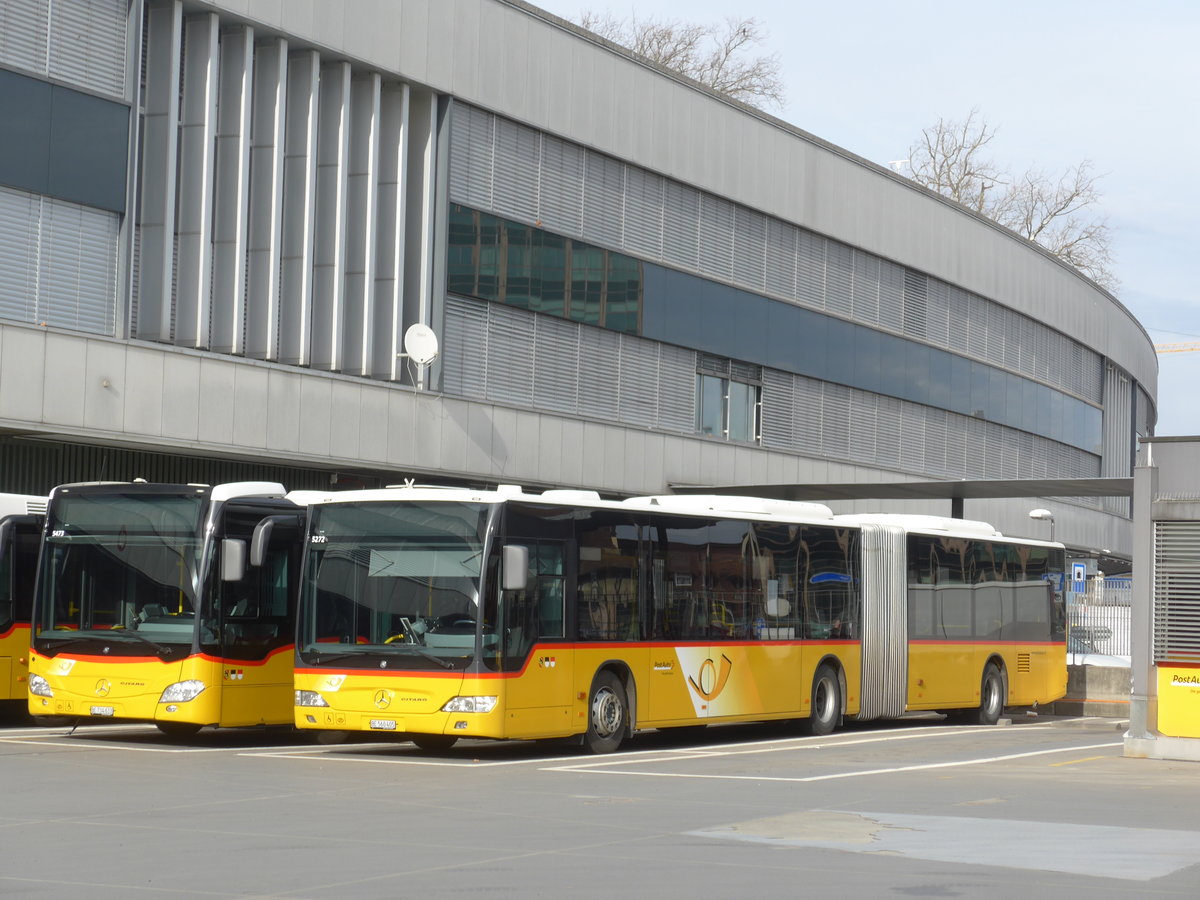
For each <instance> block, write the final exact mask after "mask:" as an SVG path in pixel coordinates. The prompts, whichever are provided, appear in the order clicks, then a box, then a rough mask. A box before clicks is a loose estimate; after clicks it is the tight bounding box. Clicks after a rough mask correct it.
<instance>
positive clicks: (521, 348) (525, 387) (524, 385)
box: [487, 303, 534, 406]
mask: <svg viewBox="0 0 1200 900" xmlns="http://www.w3.org/2000/svg"><path fill="white" fill-rule="evenodd" d="M533 338H534V334H533V316H532V315H530V314H528V313H525V314H522V313H521V311H520V310H514V309H505V308H504V307H503V306H500V305H498V304H495V303H492V304H489V305H488V348H487V350H488V352H487V394H488V397H489V398H490V399H492V400H499V401H502V402H505V403H518V404H521V405H522V406H530V405H532V403H533Z"/></svg>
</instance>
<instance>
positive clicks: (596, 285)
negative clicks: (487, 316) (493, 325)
mask: <svg viewBox="0 0 1200 900" xmlns="http://www.w3.org/2000/svg"><path fill="white" fill-rule="evenodd" d="M449 237H450V246H449V250H448V260H449V265H448V267H447V274H446V290H447V291H449V292H450V293H452V294H459V295H461V296H464V297H475V298H478V299H480V300H489V301H491V302H492V303H503V304H504V305H505V306H515V307H517V308H518V309H528V310H530V311H532V312H538V313H543V314H545V315H550V316H557V317H558V318H560V319H570V320H571V321H573V322H580V323H582V324H584V325H595V326H598V327H600V328H606V329H608V330H610V331H620V332H624V333H626V334H638V333H640V331H641V327H642V321H641V319H642V317H641V310H642V286H643V276H642V264H641V263H640V262H639V261H638V260H636V259H634V258H633V257H631V256H626V255H624V254H623V253H616V252H614V251H612V250H605V249H603V248H601V247H593V246H591V245H590V244H585V243H583V242H582V241H576V240H571V239H570V238H565V237H561V236H560V235H556V234H552V233H550V232H548V231H544V230H543V229H541V228H535V227H533V226H531V225H522V224H521V223H519V222H512V221H509V220H508V219H501V218H499V217H498V216H493V215H490V214H488V213H485V212H480V211H478V210H474V209H471V208H470V207H466V206H463V205H461V204H458V203H452V204H451V205H450V227H449Z"/></svg>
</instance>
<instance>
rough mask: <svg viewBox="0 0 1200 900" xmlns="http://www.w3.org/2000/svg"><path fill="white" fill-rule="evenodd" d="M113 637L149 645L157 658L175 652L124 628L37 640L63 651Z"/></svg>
mask: <svg viewBox="0 0 1200 900" xmlns="http://www.w3.org/2000/svg"><path fill="white" fill-rule="evenodd" d="M113 635H116V636H117V639H118V640H119V639H120V638H121V637H132V638H135V639H137V640H139V641H141V642H142V643H143V644H149V645H150V646H151V647H153V648H154V649H155V651H157V653H158V655H159V656H163V655H168V654H170V653H173V652H174V650H175V648H174V647H167V646H164V645H163V644H160V643H158V642H157V641H152V640H150V638H148V637H146V636H145V635H141V634H138V633H137V632H136V631H127V630H125V629H124V628H119V629H110V630H105V631H103V632H95V631H93V632H90V633H88V634H78V633H76V634H71V635H65V636H63V637H59V636H58V635H56V634H46V633H45V632H43V633H42V634H40V635H38V638H39V639H41V640H46V641H53V642H54V649H55V650H65V649H66V648H67V647H74V646H76V645H79V646H84V647H91V646H95V645H96V644H102V643H105V642H107V641H112V640H113Z"/></svg>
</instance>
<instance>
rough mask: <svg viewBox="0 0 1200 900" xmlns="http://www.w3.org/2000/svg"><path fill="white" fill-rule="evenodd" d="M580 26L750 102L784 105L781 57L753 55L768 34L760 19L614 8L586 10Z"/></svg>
mask: <svg viewBox="0 0 1200 900" xmlns="http://www.w3.org/2000/svg"><path fill="white" fill-rule="evenodd" d="M579 24H580V25H582V26H583V27H584V28H586V29H588V30H589V31H594V32H595V33H596V34H598V35H600V36H601V37H603V38H607V39H608V40H610V41H612V42H613V43H614V44H620V45H621V46H623V47H627V48H629V49H630V50H632V51H633V52H634V53H636V54H638V55H639V56H644V57H645V58H646V59H648V60H650V61H651V62H654V63H658V64H659V65H660V66H663V67H664V68H667V69H672V70H674V71H676V72H679V73H681V74H683V75H686V76H688V77H689V78H691V79H694V80H695V81H698V82H700V83H701V84H703V85H705V86H707V87H710V88H712V89H713V90H716V91H720V92H721V93H723V94H727V95H728V96H730V97H732V98H733V99H735V100H739V101H741V102H742V103H746V104H748V105H750V106H755V107H759V108H763V107H766V106H772V107H775V108H776V109H782V107H783V97H784V90H783V80H782V78H781V77H780V74H779V57H778V56H777V55H774V54H772V55H770V56H754V55H752V53H753V49H754V48H755V47H756V46H758V45H759V44H761V43H762V42H763V40H764V38H765V35H764V32H763V29H762V26H761V25H760V24H759V23H758V22H757V21H756V20H755V19H739V18H736V17H731V18H728V19H726V20H725V22H724V24H723V25H715V24H714V25H699V24H689V23H686V22H680V21H676V20H673V19H656V18H653V17H651V18H646V19H641V18H638V15H637V13H633V14H632V15H631V16H630V17H629V18H628V19H618V18H616V17H615V16H614V15H613V14H612V13H610V12H604V13H599V12H594V11H592V10H587V11H585V12H584V13H583V14H582V15H581V16H580V18H579Z"/></svg>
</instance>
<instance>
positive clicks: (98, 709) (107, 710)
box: [91, 706, 113, 716]
mask: <svg viewBox="0 0 1200 900" xmlns="http://www.w3.org/2000/svg"><path fill="white" fill-rule="evenodd" d="M91 713H92V715H93V716H111V715H112V714H113V708H112V707H111V706H93V707H92V709H91Z"/></svg>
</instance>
